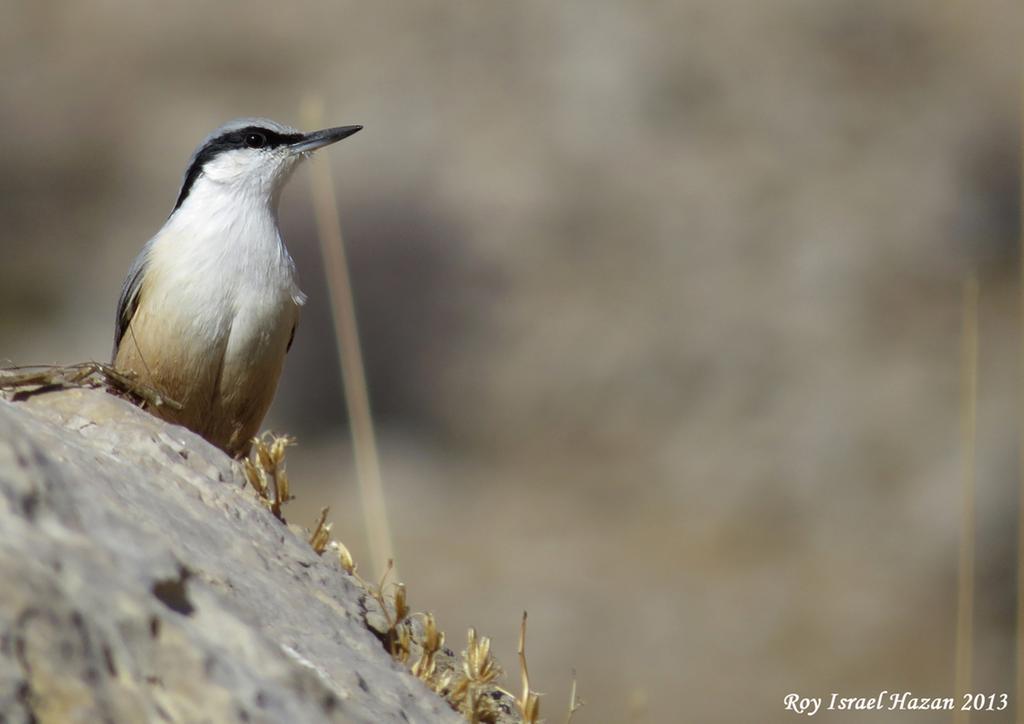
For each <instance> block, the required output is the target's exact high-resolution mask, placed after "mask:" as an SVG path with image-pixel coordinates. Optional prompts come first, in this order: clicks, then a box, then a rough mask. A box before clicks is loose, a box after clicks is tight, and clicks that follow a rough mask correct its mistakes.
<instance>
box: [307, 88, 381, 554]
mask: <svg viewBox="0 0 1024 724" xmlns="http://www.w3.org/2000/svg"><path fill="white" fill-rule="evenodd" d="M305 105H306V108H305V110H304V113H303V116H304V117H305V121H306V123H307V124H308V126H309V127H311V128H314V127H315V128H319V127H320V126H321V123H322V118H323V112H322V106H323V104H322V102H320V101H319V100H316V101H309V102H307V103H306V104H305ZM312 166H313V168H312V194H313V206H314V211H315V214H316V222H317V229H318V230H319V234H318V236H319V239H320V251H321V254H322V255H323V260H324V273H325V275H326V276H327V287H328V290H329V292H330V296H331V315H332V317H333V319H334V336H335V340H336V342H337V345H338V360H339V362H340V363H341V378H342V383H343V385H344V388H345V403H346V405H347V407H348V417H349V423H350V428H351V432H352V448H353V451H354V454H355V461H356V476H357V477H358V480H359V490H360V494H361V497H362V501H363V515H364V516H365V518H366V530H367V537H368V538H369V548H370V557H371V559H372V561H371V562H372V564H373V567H374V568H373V570H374V571H378V572H379V571H382V570H383V569H384V565H385V561H387V560H389V559H392V560H393V559H394V557H395V556H394V552H393V546H392V542H391V540H392V539H391V530H390V526H389V524H388V516H387V506H386V503H385V498H384V488H383V483H382V481H381V474H380V456H379V455H378V453H377V440H376V436H375V433H374V429H373V417H372V414H371V412H370V396H369V393H368V392H367V385H366V373H365V371H364V369H363V354H362V350H361V348H360V344H359V327H358V324H357V322H356V312H355V303H354V301H353V296H352V282H351V279H350V278H349V272H348V262H347V261H346V258H345V244H344V240H343V238H342V235H341V224H340V222H339V220H338V209H337V206H336V204H335V195H334V181H333V179H332V178H331V172H330V167H329V166H328V165H327V164H326V163H325V162H322V161H316V160H314V162H313V164H312Z"/></svg>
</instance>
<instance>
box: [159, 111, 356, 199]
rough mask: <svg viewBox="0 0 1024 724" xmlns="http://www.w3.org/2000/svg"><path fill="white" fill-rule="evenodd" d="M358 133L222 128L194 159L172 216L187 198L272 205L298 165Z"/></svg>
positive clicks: (257, 123) (249, 124)
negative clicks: (233, 199)
mask: <svg viewBox="0 0 1024 724" xmlns="http://www.w3.org/2000/svg"><path fill="white" fill-rule="evenodd" d="M361 129H362V126H340V127H338V128H325V129H324V130H322V131H313V132H312V133H302V132H301V131H298V130H296V129H294V128H291V127H289V126H285V125H282V124H280V123H276V122H274V121H271V120H269V119H266V118H239V119H236V120H234V121H230V122H228V123H225V124H224V125H223V126H221V127H220V128H218V129H217V130H215V131H214V132H213V133H211V134H210V135H209V136H207V137H206V138H205V139H204V140H203V142H202V143H201V144H199V147H198V148H197V149H196V150H195V153H193V154H192V158H191V159H190V161H189V165H188V169H187V170H186V171H185V178H184V180H183V181H182V184H181V191H180V192H179V193H178V201H177V203H175V205H174V211H177V210H178V209H179V208H181V206H182V205H183V204H184V203H186V201H187V200H188V199H189V198H191V197H194V196H195V197H198V196H208V195H217V196H224V195H227V196H234V195H237V197H238V198H239V200H240V201H242V200H245V201H247V202H264V201H265V202H267V203H270V204H274V203H276V199H277V196H278V194H279V192H280V190H281V187H282V186H283V185H284V182H285V181H286V180H287V179H288V177H289V176H290V175H291V172H292V171H293V170H294V169H295V167H296V166H297V165H298V163H299V161H301V160H302V159H303V158H306V157H307V156H309V154H310V153H311V152H313V151H315V150H316V149H318V148H322V147H324V146H327V145H329V144H332V143H335V142H336V141H340V140H341V139H343V138H346V137H348V136H351V135H352V134H353V133H355V132H356V131H359V130H361ZM172 213H173V212H172Z"/></svg>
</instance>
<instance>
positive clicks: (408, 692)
mask: <svg viewBox="0 0 1024 724" xmlns="http://www.w3.org/2000/svg"><path fill="white" fill-rule="evenodd" d="M0 581H3V584H2V585H0V712H2V713H3V715H2V716H0V720H2V721H5V722H12V723H13V722H30V721H40V722H143V721H168V722H218V723H219V722H275V723H276V722H323V721H330V722H407V721H411V722H425V721H429V722H461V721H463V719H462V718H461V717H460V716H458V715H457V714H456V713H455V712H454V711H452V709H451V708H450V707H449V705H448V704H447V703H446V702H445V701H444V700H443V699H441V698H440V697H439V696H437V695H436V694H434V693H433V692H432V691H430V690H429V689H428V688H427V687H426V686H425V685H423V683H422V682H420V681H419V680H418V679H417V678H415V677H414V676H412V675H411V674H410V673H409V672H408V671H407V670H405V669H404V668H402V667H400V666H399V665H398V664H397V663H396V662H394V661H393V660H392V658H391V657H390V656H389V655H388V653H387V652H385V651H384V649H383V647H382V645H381V643H380V641H379V640H378V638H376V637H375V636H374V635H373V633H371V632H370V631H369V630H368V629H367V627H366V625H365V618H364V611H365V610H366V608H365V601H366V592H365V589H364V588H362V587H361V586H360V585H359V583H358V582H357V581H356V580H355V579H354V578H353V577H352V576H350V575H349V574H347V573H345V572H344V571H342V570H341V569H340V567H338V566H337V565H336V564H334V563H333V561H330V560H327V559H325V558H321V557H319V556H317V555H316V554H315V553H314V552H313V550H312V549H311V548H310V547H309V545H308V544H307V543H306V542H305V541H304V540H303V539H302V538H300V537H298V536H296V535H295V534H294V533H293V532H291V531H290V530H288V528H287V527H286V526H285V525H284V524H282V523H281V522H280V521H279V520H277V519H276V518H275V517H274V516H273V515H271V514H270V512H268V511H267V510H266V509H265V508H263V507H262V506H261V505H260V504H259V503H258V502H257V501H256V500H255V498H254V496H253V494H252V492H251V491H249V490H247V489H245V487H244V484H243V476H242V473H241V471H240V469H239V467H238V466H237V464H236V463H234V462H233V461H231V460H230V459H229V458H227V457H226V456H225V455H224V454H223V453H221V452H220V451H219V450H217V449H216V448H214V447H212V446H211V445H209V444H208V443H206V442H205V441H204V440H202V439H201V438H199V437H198V436H196V435H194V434H192V433H190V432H189V431H187V430H185V429H183V428H180V427H175V426H170V425H167V424H165V423H163V422H162V421H160V420H158V419H157V418H155V417H153V416H151V415H149V414H148V413H146V412H144V411H142V410H139V409H138V408H136V407H134V406H132V405H131V404H129V403H127V402H125V401H123V400H121V399H118V398H116V397H114V396H112V395H109V394H107V393H105V392H102V391H100V390H89V389H73V390H61V391H54V392H47V393H43V394H37V395H33V396H31V397H29V398H28V399H27V400H23V401H19V402H13V401H10V400H6V399H0Z"/></svg>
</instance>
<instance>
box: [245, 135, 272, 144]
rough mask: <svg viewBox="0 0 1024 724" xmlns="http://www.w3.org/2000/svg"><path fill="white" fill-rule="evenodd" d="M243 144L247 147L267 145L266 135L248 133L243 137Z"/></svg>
mask: <svg viewBox="0 0 1024 724" xmlns="http://www.w3.org/2000/svg"><path fill="white" fill-rule="evenodd" d="M245 145H246V146H248V147H249V148H263V147H264V146H266V145H267V137H266V136H264V135H263V134H262V133H249V134H247V135H246V137H245Z"/></svg>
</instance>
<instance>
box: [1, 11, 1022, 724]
mask: <svg viewBox="0 0 1024 724" xmlns="http://www.w3.org/2000/svg"><path fill="white" fill-rule="evenodd" d="M1018 15H1019V13H1018V12H1017V11H1016V6H1015V4H1014V3H1012V2H1010V0H982V1H981V2H971V3H968V2H934V1H932V2H924V1H923V0H922V1H918V2H914V1H907V2H890V1H888V0H886V1H882V0H868V1H867V2H863V1H861V2H853V1H852V0H850V1H843V2H839V1H833V2H820V1H815V0H777V1H776V2H771V3H764V2H756V1H755V0H730V1H728V2H721V3H715V2H710V1H709V0H699V1H698V0H690V1H688V2H669V1H667V0H664V1H656V0H651V1H644V2H634V3H631V4H627V3H614V2H607V1H605V0H591V1H590V2H578V1H571V2H564V3H542V2H533V1H529V2H525V1H524V2H516V3H494V2H486V3H484V2H482V3H448V4H424V3H415V2H398V3H388V4H379V3H378V4H374V3H370V4H367V3H340V4H324V3H313V2H305V1H300V2H295V3H288V4H284V3H266V2H254V3H248V4H244V5H241V4H239V5H234V4H230V5H229V4H210V3H200V2H195V1H189V2H181V3H173V4H163V5H160V6H155V5H153V6H150V5H146V4H129V3H115V2H91V3H70V2H63V3H49V4H47V3H29V2H8V3H6V4H5V5H4V10H3V22H2V23H0V58H2V62H3V67H4V69H5V72H4V73H2V74H0V159H2V161H0V162H2V164H3V173H2V174H0V184H2V186H0V221H2V225H0V238H2V241H0V243H2V248H3V257H2V259H0V358H2V359H9V360H12V361H14V362H17V363H21V364H27V363H49V362H72V361H80V360H83V359H87V358H98V359H106V358H107V356H108V354H109V348H110V344H111V336H112V326H113V313H114V305H115V301H116V298H117V293H118V290H119V285H120V282H121V279H122V277H123V275H124V273H125V272H126V270H127V268H128V265H129V264H130V262H131V260H132V258H133V257H134V255H135V253H136V252H137V250H138V249H139V248H140V247H141V245H142V243H143V242H144V241H145V240H146V239H147V238H148V237H149V236H150V235H151V234H152V233H153V232H155V231H156V229H158V228H159V226H160V224H161V223H162V221H163V219H164V217H165V216H166V214H167V213H168V212H169V211H170V208H171V206H172V204H173V201H174V197H175V193H176V191H177V188H178V184H179V181H180V176H181V174H182V172H183V171H184V164H185V161H186V159H187V158H188V155H189V153H190V152H191V151H192V149H193V147H194V145H195V144H196V143H197V142H198V141H199V139H201V138H202V137H203V136H204V135H205V134H206V133H207V132H208V131H209V130H211V129H212V128H213V127H215V126H216V125H218V124H220V123H221V122H223V121H224V120H227V119H229V118H232V117H235V116H240V115H266V116H270V117H272V118H275V119H278V120H281V121H284V122H288V123H291V124H293V125H296V124H299V123H300V122H301V119H300V117H299V107H300V104H301V102H302V101H303V99H304V98H306V97H308V96H310V95H314V96H315V95H320V96H321V97H322V98H323V100H324V104H325V108H326V114H327V118H328V121H329V123H331V124H345V123H362V124H364V125H365V126H366V130H365V131H364V132H363V133H361V134H359V135H358V136H356V137H354V138H353V139H351V140H350V141H346V142H345V143H343V144H341V145H339V146H338V147H336V148H332V149H330V151H329V152H328V153H327V154H326V157H327V158H328V159H329V162H330V164H331V166H332V169H333V171H334V173H335V177H336V185H337V190H338V198H339V210H340V214H341V218H342V225H343V227H344V230H345V233H346V238H347V240H348V243H349V245H350V255H351V265H352V271H353V274H354V278H355V285H356V293H357V304H358V311H359V316H360V324H361V326H362V332H363V336H364V344H365V351H366V355H367V363H368V373H369V377H370V385H371V396H372V398H373V402H374V406H375V408H376V411H377V413H378V422H379V432H380V436H381V446H382V455H383V460H382V465H383V472H384V476H385V482H386V484H387V487H388V494H389V500H388V502H389V506H390V511H391V515H392V525H393V527H394V529H395V530H396V536H395V547H396V551H397V556H398V562H399V566H400V568H401V571H402V576H403V578H404V579H405V581H406V582H407V583H408V585H409V592H410V597H411V599H412V602H413V604H414V606H415V607H417V608H425V609H430V610H433V611H435V612H436V613H437V614H438V617H439V620H440V622H441V624H442V626H443V628H445V629H446V630H447V631H448V633H449V638H450V640H451V641H452V642H453V643H461V642H462V641H464V638H463V633H462V631H463V629H464V628H465V627H467V626H469V625H475V626H477V627H478V628H479V629H480V630H482V631H483V632H485V633H487V634H490V635H492V636H493V637H494V639H495V649H496V652H497V653H498V655H499V657H500V658H501V659H502V660H503V661H504V663H505V664H506V668H508V669H510V670H511V671H513V672H514V670H515V639H516V635H517V633H518V620H519V615H520V612H521V611H522V610H523V609H527V610H528V611H529V613H530V641H529V652H530V672H531V675H532V678H533V684H534V686H535V687H539V688H541V689H542V690H544V691H546V692H547V693H548V694H549V696H548V697H547V698H546V699H545V700H544V704H543V711H544V713H545V714H546V715H547V716H548V717H550V718H551V719H552V720H554V721H557V720H559V719H560V718H561V716H562V711H563V710H564V706H565V703H567V701H568V689H569V681H570V677H571V671H572V669H574V668H575V669H576V671H577V675H578V679H579V683H580V694H581V695H582V696H583V698H584V699H586V700H587V703H588V704H587V707H586V708H585V709H584V710H582V711H581V712H579V713H578V714H577V719H576V720H575V721H579V722H613V721H636V722H655V721H657V722H663V721H682V720H689V721H702V722H734V721H755V720H756V721H788V720H789V718H790V717H791V716H793V715H792V714H787V713H785V712H784V711H783V710H782V698H783V696H784V695H785V694H787V693H789V692H799V693H802V694H805V695H812V696H821V695H827V694H828V693H829V692H831V691H838V692H839V693H840V694H842V695H847V696H860V695H863V696H869V695H873V694H874V693H877V690H878V689H889V690H904V689H910V690H914V691H915V692H917V693H919V694H921V695H927V696H949V695H952V693H953V692H952V686H953V685H952V671H953V664H952V661H953V659H952V653H953V645H952V642H953V632H954V621H955V601H956V591H955V585H956V550H957V543H958V526H959V515H960V489H959V485H960V454H959V449H958V445H959V442H958V439H959V438H958V435H959V433H958V430H959V422H960V420H959V409H958V404H959V402H958V394H959V390H958V374H959V370H958V364H959V361H958V354H959V352H958V349H959V347H958V345H959V334H960V295H961V285H962V283H963V280H964V278H965V277H966V276H967V275H968V274H969V273H970V272H971V271H972V270H976V271H977V272H978V274H979V278H980V281H981V300H982V301H981V312H982V319H981V329H980V332H981V345H982V346H981V368H980V374H981V385H980V410H979V415H980V417H979V436H980V439H979V450H978V455H979V500H978V516H979V518H978V521H979V528H978V535H979V538H978V556H979V560H978V589H977V596H978V600H977V619H976V634H977V649H976V659H975V660H976V671H975V687H974V688H975V689H976V690H978V691H984V692H1001V691H1009V690H1010V686H1011V677H1012V671H1013V659H1012V650H1013V648H1012V630H1013V628H1012V627H1013V611H1014V605H1015V601H1014V593H1013V591H1014V585H1015V583H1014V581H1015V578H1014V573H1013V566H1014V558H1013V552H1014V546H1015V536H1016V519H1017V512H1016V502H1015V489H1016V487H1015V486H1016V471H1015V460H1016V453H1015V447H1014V442H1013V441H1014V440H1015V439H1016V435H1017V424H1018V423H1017V421H1016V416H1015V414H1014V412H1015V408H1014V405H1015V400H1016V397H1017V387H1016V384H1017V383H1016V380H1015V376H1014V375H1015V369H1016V364H1017V352H1016V350H1017V348H1018V340H1019V338H1018V331H1017V322H1018V320H1017V319H1016V314H1015V309H1016V307H1015V304H1016V302H1015V299H1016V297H1015V294H1016V266H1017V261H1018V259H1017V251H1016V249H1015V243H1016V242H1015V239H1016V237H1017V233H1018V216H1017V214H1018V208H1017V206H1018V204H1017V200H1018V198H1019V183H1020V180H1019V174H1018V169H1019V161H1020V159H1019V156H1018V148H1019V143H1020V138H1019V132H1018V120H1019V119H1018V117H1017V111H1018V91H1019V78H1018V73H1019V64H1018V62H1017V61H1018V59H1019V43H1020V32H1019V29H1020V28H1019V22H1018V20H1019V17H1018ZM307 181H308V178H307V177H306V175H305V174H304V173H301V172H300V174H299V175H298V177H297V178H296V179H295V181H293V182H292V184H291V186H290V188H289V190H288V191H287V192H286V194H285V198H284V200H283V204H282V214H281V215H282V227H283V229H284V233H285V237H286V239H287V241H288V243H289V247H290V249H291V251H292V254H293V256H295V258H296V260H297V262H298V264H299V267H300V272H301V274H302V280H303V287H304V289H305V290H306V291H307V292H308V293H309V296H310V301H309V303H308V305H307V307H306V310H305V313H304V318H303V321H302V324H301V325H300V328H299V332H298V335H297V338H296V342H295V347H294V348H293V350H292V354H291V356H290V359H289V361H288V364H287V367H286V370H285V377H284V379H283V381H282V385H281V389H280V391H279V394H278V398H277V401H276V402H275V406H274V408H273V411H272V413H271V419H270V420H269V421H268V425H269V426H270V427H273V428H274V429H276V430H279V431H287V432H290V433H292V434H295V435H297V436H298V437H299V439H300V443H301V445H300V447H299V448H297V449H295V450H294V451H293V454H292V456H291V468H290V469H291V474H292V478H293V481H294V486H295V488H296V493H297V494H298V495H299V498H300V499H299V500H298V501H296V502H295V503H294V504H293V506H292V509H291V518H292V519H293V520H297V521H300V522H305V523H306V524H309V523H312V521H313V518H314V516H315V513H316V511H317V510H318V508H319V506H320V505H321V504H330V505H331V506H332V511H333V512H332V518H333V519H334V520H335V522H336V527H335V533H336V535H337V536H338V537H339V538H341V539H342V540H343V541H345V542H346V543H347V544H348V545H349V547H350V548H351V549H352V550H353V553H354V554H355V556H356V558H357V559H359V560H364V561H367V565H368V553H367V549H366V545H365V542H364V531H363V521H362V517H361V514H360V509H359V499H358V494H357V492H356V488H355V481H354V474H353V468H352V461H351V456H350V454H349V446H348V442H347V431H346V428H345V419H344V407H343V401H342V397H341V392H340V383H339V381H338V373H337V368H336V361H335V356H334V345H333V341H332V337H331V331H330V321H329V312H328V300H327V295H326V290H325V285H324V280H323V279H322V276H321V271H320V264H319V260H318V252H317V246H316V240H315V236H314V228H313V224H312V211H311V207H310V202H309V190H308V185H307ZM828 716H829V719H828V720H829V721H865V720H868V719H867V718H866V717H863V716H861V717H858V718H856V719H852V718H851V719H845V720H844V719H842V718H841V717H840V716H839V715H838V714H830V715H828ZM886 716H887V715H885V714H877V715H875V717H874V718H872V719H870V720H871V721H885V720H887V719H886ZM889 716H897V715H889ZM903 716H905V715H903ZM988 716H989V717H992V718H989V719H986V720H988V721H997V720H999V719H998V715H988ZM900 720H901V721H902V720H903V719H900Z"/></svg>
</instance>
